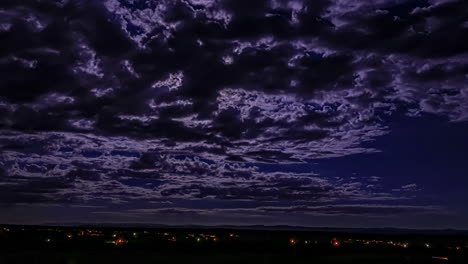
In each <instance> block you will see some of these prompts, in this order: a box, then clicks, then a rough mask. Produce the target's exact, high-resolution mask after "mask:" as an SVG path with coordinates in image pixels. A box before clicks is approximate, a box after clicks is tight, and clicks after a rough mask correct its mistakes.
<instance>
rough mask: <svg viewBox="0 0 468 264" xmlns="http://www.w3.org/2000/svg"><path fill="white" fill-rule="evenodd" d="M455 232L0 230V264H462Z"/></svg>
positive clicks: (465, 245) (464, 242) (461, 244)
mask: <svg viewBox="0 0 468 264" xmlns="http://www.w3.org/2000/svg"><path fill="white" fill-rule="evenodd" d="M467 253H468V239H467V235H466V234H464V233H462V234H452V233H451V234H407V233H399V232H397V233H395V232H394V231H392V232H386V233H359V232H358V233H353V232H337V231H284V230H283V231H274V230H232V229H211V230H210V229H125V228H85V227H69V228H63V227H24V226H13V227H12V226H7V227H3V228H1V227H0V264H16V263H28V264H40V263H47V264H93V263H99V264H103V263H112V264H118V263H126V264H127V263H129V264H137V263H143V264H145V263H171V264H177V263H184V264H186V263H204V264H210V263H236V264H237V263H240V264H247V263H256V264H258V263H317V264H320V263H324V264H327V263H362V264H366V263H369V264H371V263H372V264H387V263H388V264H399V263H401V264H419V263H421V264H438V263H447V264H452V263H456V264H458V263H459V264H468V258H467V255H468V254H467Z"/></svg>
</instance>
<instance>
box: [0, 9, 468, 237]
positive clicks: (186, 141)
mask: <svg viewBox="0 0 468 264" xmlns="http://www.w3.org/2000/svg"><path fill="white" fill-rule="evenodd" d="M467 121H468V2H465V1H454V0H420V1H419V0H414V1H412V0H407V1H405V0H373V1H371V0H333V1H332V0H291V1H286V0H153V1H150V0H146V1H144V0H102V1H97V0H96V1H91V0H1V1H0V223H11V224H43V223H58V224H70V223H97V224H100V223H151V224H170V225H186V224H199V225H222V224H232V225H254V224H259V225H279V224H284V225H298V226H329V227H403V228H468V206H467V204H468V191H467V187H468V137H467V136H468V122H467Z"/></svg>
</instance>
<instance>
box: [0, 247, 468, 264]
mask: <svg viewBox="0 0 468 264" xmlns="http://www.w3.org/2000/svg"><path fill="white" fill-rule="evenodd" d="M0 263H2V264H3V263H8V264H10V263H11V264H13V263H30V264H34V263H49V264H56V263H57V264H58V263H60V264H62V263H63V264H81V263H83V264H84V263H132V264H136V263H207V264H211V263H236V264H238V263H240V264H242V263H330V264H331V263H363V264H365V263H369V264H370V263H372V264H379V263H382V264H386V263H388V264H398V263H421V264H422V263H428V264H430V263H460V264H462V263H463V264H466V263H468V262H467V260H466V259H465V258H452V259H451V260H437V259H432V258H431V256H430V255H424V254H422V255H418V254H416V255H400V254H378V253H371V252H369V253H364V254H363V253H360V254H353V253H345V254H343V253H336V254H330V255H315V256H313V255H302V256H294V255H293V254H291V255H288V254H274V253H265V254H254V253H245V252H232V253H216V252H212V253H209V254H207V253H201V254H196V253H191V254H185V253H183V252H169V253H168V252H158V251H146V250H145V251H141V250H131V251H126V250H113V251H94V250H83V251H34V250H33V251H29V250H28V251H10V252H1V256H0Z"/></svg>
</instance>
